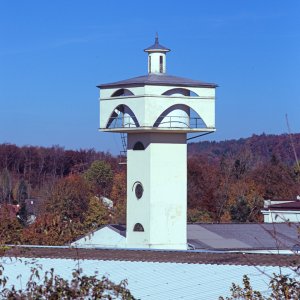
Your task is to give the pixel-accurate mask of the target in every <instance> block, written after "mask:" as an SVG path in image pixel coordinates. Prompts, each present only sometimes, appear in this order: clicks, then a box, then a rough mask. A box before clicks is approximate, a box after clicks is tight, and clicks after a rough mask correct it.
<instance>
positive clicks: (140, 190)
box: [135, 183, 144, 199]
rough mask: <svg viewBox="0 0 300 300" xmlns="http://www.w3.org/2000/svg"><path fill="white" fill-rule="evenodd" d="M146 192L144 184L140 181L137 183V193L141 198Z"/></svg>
mask: <svg viewBox="0 0 300 300" xmlns="http://www.w3.org/2000/svg"><path fill="white" fill-rule="evenodd" d="M143 193H144V189H143V186H142V185H141V184H140V183H137V184H136V186H135V195H136V197H137V198H138V199H141V198H142V196H143Z"/></svg>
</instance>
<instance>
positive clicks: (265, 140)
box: [188, 133, 300, 165]
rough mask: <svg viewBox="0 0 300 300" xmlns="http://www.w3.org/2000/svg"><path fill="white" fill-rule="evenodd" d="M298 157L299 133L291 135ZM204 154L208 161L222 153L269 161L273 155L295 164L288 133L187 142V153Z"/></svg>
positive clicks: (215, 158) (299, 148)
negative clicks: (216, 140) (217, 140)
mask: <svg viewBox="0 0 300 300" xmlns="http://www.w3.org/2000/svg"><path fill="white" fill-rule="evenodd" d="M291 137H292V140H293V144H294V147H295V149H296V153H297V155H298V159H300V134H299V133H298V134H292V135H291ZM196 154H200V155H204V156H206V157H207V158H208V160H209V161H214V160H219V159H221V158H222V157H223V156H224V155H226V156H227V155H232V156H235V157H236V156H238V155H246V154H247V155H248V156H249V155H250V156H251V158H252V159H253V160H254V161H255V162H259V161H260V162H265V161H269V160H270V159H271V158H272V156H273V155H275V156H276V158H277V159H278V160H280V161H281V162H283V163H285V164H287V165H294V164H295V156H294V153H293V148H292V143H291V140H290V136H289V135H288V134H281V135H267V134H261V135H252V136H251V137H249V138H241V139H238V140H226V141H220V142H209V141H204V142H198V143H190V144H188V155H189V156H193V155H196Z"/></svg>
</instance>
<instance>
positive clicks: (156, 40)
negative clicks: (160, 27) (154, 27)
mask: <svg viewBox="0 0 300 300" xmlns="http://www.w3.org/2000/svg"><path fill="white" fill-rule="evenodd" d="M155 44H159V43H158V33H157V31H156V34H155Z"/></svg>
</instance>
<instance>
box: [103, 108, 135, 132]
mask: <svg viewBox="0 0 300 300" xmlns="http://www.w3.org/2000/svg"><path fill="white" fill-rule="evenodd" d="M125 113H126V114H128V115H129V116H130V118H129V117H128V118H124V114H125ZM130 119H132V120H133V123H132V124H130V123H129V122H130V121H131V120H130ZM130 125H131V127H140V124H139V122H138V120H137V118H136V116H135V114H134V112H133V111H132V110H131V108H130V107H129V106H127V105H125V104H120V105H118V106H117V107H116V108H115V109H114V110H113V112H112V113H111V115H110V117H109V119H108V122H107V125H106V128H109V127H110V126H113V127H114V128H121V127H130Z"/></svg>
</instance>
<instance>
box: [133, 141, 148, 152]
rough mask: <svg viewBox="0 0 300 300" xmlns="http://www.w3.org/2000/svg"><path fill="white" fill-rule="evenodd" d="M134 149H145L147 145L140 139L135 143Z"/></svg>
mask: <svg viewBox="0 0 300 300" xmlns="http://www.w3.org/2000/svg"><path fill="white" fill-rule="evenodd" d="M133 150H145V146H144V144H143V143H142V142H140V141H138V142H136V143H135V144H134V146H133Z"/></svg>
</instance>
